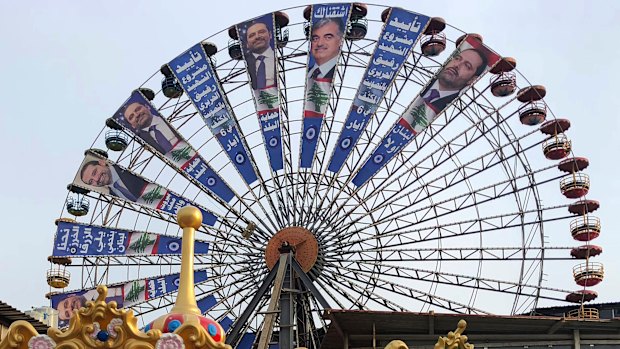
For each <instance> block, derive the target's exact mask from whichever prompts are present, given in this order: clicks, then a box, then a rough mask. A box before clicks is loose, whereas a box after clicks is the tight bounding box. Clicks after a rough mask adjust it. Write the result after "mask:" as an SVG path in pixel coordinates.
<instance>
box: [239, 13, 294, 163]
mask: <svg viewBox="0 0 620 349" xmlns="http://www.w3.org/2000/svg"><path fill="white" fill-rule="evenodd" d="M274 18H275V17H274V14H273V13H270V14H267V15H264V16H262V17H258V18H255V19H253V20H251V21H248V22H244V23H241V24H238V25H237V27H236V28H237V34H238V35H239V41H240V42H241V48H242V52H243V59H244V61H245V64H246V68H247V71H248V74H249V76H250V86H251V87H252V91H253V94H254V104H255V105H256V111H257V115H258V122H259V124H260V129H261V132H262V134H263V141H264V143H265V147H266V149H267V156H268V157H269V164H270V165H271V169H272V170H274V171H278V170H281V169H282V168H284V165H283V160H282V132H281V129H280V98H279V90H278V72H277V68H276V53H275V49H274V47H275V46H274V42H275V40H274V31H273V28H274Z"/></svg>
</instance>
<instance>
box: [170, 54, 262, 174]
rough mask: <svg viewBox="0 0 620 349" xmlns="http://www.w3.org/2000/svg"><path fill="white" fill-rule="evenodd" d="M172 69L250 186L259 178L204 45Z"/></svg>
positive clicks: (181, 58)
mask: <svg viewBox="0 0 620 349" xmlns="http://www.w3.org/2000/svg"><path fill="white" fill-rule="evenodd" d="M169 66H170V69H171V70H172V72H173V73H174V75H175V76H176V78H177V80H178V81H179V82H180V83H181V86H183V89H184V90H185V92H186V93H187V95H188V96H189V98H190V99H191V101H192V103H193V104H194V106H195V107H196V109H198V111H199V112H200V115H202V118H203V119H204V121H205V123H206V124H207V127H209V129H210V130H211V132H212V133H213V135H214V136H215V138H216V139H217V140H218V142H219V143H220V145H221V146H222V148H223V149H224V150H225V151H226V154H227V155H228V157H229V158H230V160H231V161H232V163H233V165H234V166H235V168H236V169H237V170H238V171H239V173H240V174H241V176H242V177H243V179H244V180H245V182H246V183H247V184H251V183H253V182H254V181H256V179H257V178H258V177H257V175H256V171H255V170H254V166H253V164H252V161H251V159H250V157H249V155H250V152H249V151H248V149H246V147H245V145H244V142H243V139H242V137H241V135H240V133H239V130H238V129H237V123H236V120H235V119H234V114H233V113H232V110H231V109H230V106H229V104H228V101H227V100H226V98H225V95H224V91H223V90H222V88H221V87H220V84H219V81H218V79H217V76H216V74H215V72H214V70H213V67H212V66H211V61H210V59H209V58H208V57H207V55H206V53H205V51H204V50H203V48H202V45H201V44H200V43H199V44H196V45H195V46H194V47H192V48H190V49H189V50H187V51H186V52H185V53H183V54H181V55H180V56H179V57H177V58H175V59H173V60H172V61H171V62H170V63H169Z"/></svg>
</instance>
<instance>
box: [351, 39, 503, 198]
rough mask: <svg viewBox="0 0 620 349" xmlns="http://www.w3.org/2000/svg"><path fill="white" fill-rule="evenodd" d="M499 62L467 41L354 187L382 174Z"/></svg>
mask: <svg viewBox="0 0 620 349" xmlns="http://www.w3.org/2000/svg"><path fill="white" fill-rule="evenodd" d="M499 59H500V57H499V55H497V54H496V53H495V52H493V51H492V50H491V49H489V48H488V47H486V46H485V45H484V44H482V42H480V40H478V39H477V38H475V37H473V36H468V37H466V38H465V39H464V40H463V41H462V42H461V44H460V45H459V46H458V47H457V48H456V50H455V51H454V52H453V53H452V55H451V56H450V57H449V58H448V60H447V61H446V63H444V65H443V66H442V68H441V70H440V71H439V72H438V73H437V74H436V76H435V77H434V78H433V79H432V80H431V81H430V82H429V83H428V84H427V85H426V87H425V88H424V89H423V90H422V92H421V93H420V94H419V95H418V96H417V97H416V98H415V99H414V100H413V101H412V102H411V103H410V104H409V106H408V107H407V109H405V111H404V112H403V114H402V115H401V117H400V119H399V120H398V121H397V122H396V123H395V124H394V126H393V127H392V129H391V130H390V132H388V134H387V135H386V136H385V137H384V138H383V140H381V143H380V144H379V146H377V148H375V150H374V151H373V153H372V154H371V155H370V157H369V158H368V159H366V162H365V163H364V165H363V166H362V168H361V169H360V171H359V172H358V173H357V175H356V176H355V177H354V178H353V184H355V185H356V186H358V187H359V186H361V185H363V184H364V183H366V181H368V180H369V179H370V178H371V177H372V176H374V175H375V174H376V173H377V172H379V170H381V169H382V168H383V166H385V165H386V164H387V163H388V162H389V161H390V160H391V159H392V158H394V156H395V155H396V154H398V153H400V152H401V151H402V150H403V148H404V147H405V146H406V145H407V144H409V142H411V140H412V139H413V137H415V136H416V135H417V134H419V133H420V132H422V131H424V130H425V129H426V128H427V127H428V126H429V125H430V124H431V123H432V122H433V121H434V120H435V119H436V118H437V116H438V115H439V114H440V113H441V112H443V111H444V110H445V109H446V108H447V107H448V106H449V105H450V104H451V103H452V102H453V101H454V100H455V99H457V98H458V97H459V96H460V95H461V94H462V93H463V92H464V91H466V90H467V89H468V88H469V87H470V86H471V85H473V84H474V83H475V82H476V81H477V80H478V79H479V78H480V77H481V76H482V75H484V74H485V73H486V72H487V71H488V70H489V69H490V68H491V67H493V66H494V65H495V64H496V63H497V62H498V61H499Z"/></svg>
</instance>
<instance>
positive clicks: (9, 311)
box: [0, 301, 49, 333]
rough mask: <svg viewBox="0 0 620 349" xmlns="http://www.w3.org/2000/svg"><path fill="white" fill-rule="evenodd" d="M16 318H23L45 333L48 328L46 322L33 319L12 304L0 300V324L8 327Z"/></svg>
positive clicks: (38, 330)
mask: <svg viewBox="0 0 620 349" xmlns="http://www.w3.org/2000/svg"><path fill="white" fill-rule="evenodd" d="M17 320H24V321H27V322H29V323H30V324H31V325H32V326H33V327H34V328H35V330H37V332H39V333H47V329H48V328H49V327H48V326H47V325H46V324H44V323H42V322H40V321H38V320H35V319H34V318H32V317H30V316H28V315H26V314H25V313H23V312H21V311H19V310H17V309H15V308H13V307H12V306H10V305H8V304H6V303H4V302H3V301H0V324H2V325H4V326H6V327H9V326H10V325H11V324H12V323H13V322H15V321H17Z"/></svg>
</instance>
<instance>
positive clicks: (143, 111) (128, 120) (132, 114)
mask: <svg viewBox="0 0 620 349" xmlns="http://www.w3.org/2000/svg"><path fill="white" fill-rule="evenodd" d="M121 115H122V118H124V121H125V124H126V125H128V126H129V128H131V129H132V131H133V132H134V133H135V134H136V135H137V136H138V137H140V138H142V139H143V140H144V141H145V142H146V143H147V144H149V145H150V146H152V147H153V148H155V150H156V151H158V152H160V153H162V154H166V153H168V152H169V151H171V150H172V149H173V148H174V145H175V144H177V142H178V141H179V138H178V137H177V134H176V133H175V132H174V131H173V130H172V129H171V128H170V126H169V125H168V124H167V123H166V121H165V120H164V119H163V118H162V117H161V116H159V115H158V114H157V115H154V113H153V112H152V111H151V106H150V105H148V103H142V102H139V101H135V102H131V103H129V104H128V105H126V106H125V107H124V110H123V111H122V114H121ZM121 115H118V116H117V117H119V118H120V116H121ZM121 121H122V120H121Z"/></svg>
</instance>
